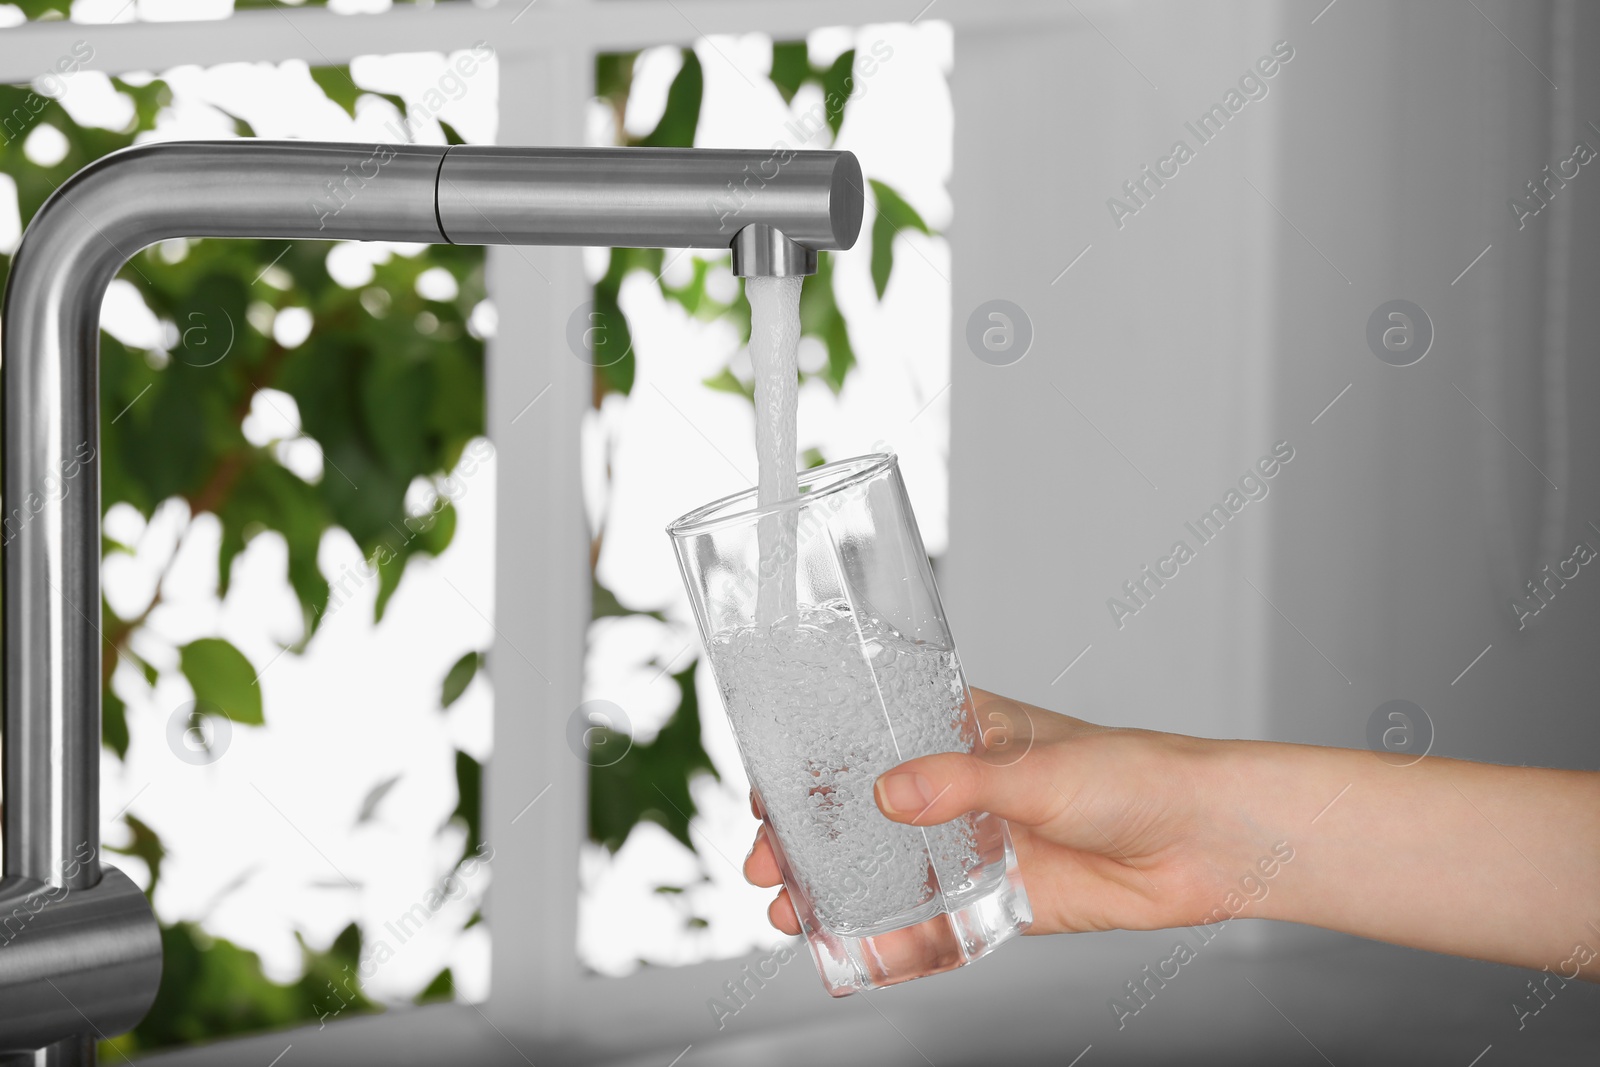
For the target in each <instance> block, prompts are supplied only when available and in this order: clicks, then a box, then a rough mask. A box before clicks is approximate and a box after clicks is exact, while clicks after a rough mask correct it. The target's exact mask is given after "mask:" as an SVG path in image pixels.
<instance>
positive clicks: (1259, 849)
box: [1197, 741, 1336, 919]
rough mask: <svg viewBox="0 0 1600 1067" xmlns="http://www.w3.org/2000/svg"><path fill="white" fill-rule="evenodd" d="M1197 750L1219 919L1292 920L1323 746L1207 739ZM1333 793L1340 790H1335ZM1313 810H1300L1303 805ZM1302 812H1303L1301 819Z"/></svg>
mask: <svg viewBox="0 0 1600 1067" xmlns="http://www.w3.org/2000/svg"><path fill="white" fill-rule="evenodd" d="M1204 745H1205V747H1204V749H1203V750H1202V751H1200V752H1199V753H1197V758H1198V759H1199V761H1200V764H1201V767H1202V769H1201V771H1200V773H1199V775H1198V779H1199V781H1201V782H1202V783H1203V786H1202V788H1203V790H1204V799H1203V801H1202V803H1201V804H1200V808H1199V814H1200V818H1201V820H1202V821H1203V822H1204V824H1205V830H1204V832H1203V834H1202V836H1201V840H1203V841H1204V842H1205V846H1204V847H1205V848H1206V850H1207V852H1208V859H1209V861H1210V863H1211V865H1212V867H1213V871H1214V875H1215V885H1214V887H1213V894H1214V895H1215V896H1216V897H1217V900H1216V901H1215V902H1214V903H1215V904H1216V905H1219V906H1220V912H1219V910H1218V908H1217V907H1211V908H1209V911H1208V914H1209V915H1211V916H1212V917H1214V918H1216V919H1221V918H1222V917H1224V915H1225V916H1226V917H1228V918H1257V919H1294V918H1295V917H1296V915H1297V910H1298V907H1299V905H1298V903H1297V896H1298V895H1299V893H1298V890H1299V888H1300V886H1301V885H1303V884H1304V883H1305V881H1306V879H1305V878H1304V877H1303V875H1304V873H1305V862H1304V846H1305V845H1306V841H1307V837H1308V836H1309V835H1308V833H1307V829H1308V823H1307V821H1306V820H1307V819H1309V818H1310V817H1311V816H1314V815H1315V814H1316V808H1317V807H1320V806H1321V804H1324V803H1326V802H1327V800H1328V799H1329V798H1331V797H1332V795H1333V794H1332V793H1330V794H1329V797H1326V798H1323V799H1322V801H1320V802H1319V803H1318V804H1317V805H1312V803H1311V801H1312V799H1313V798H1314V797H1315V796H1316V795H1318V792H1317V791H1318V786H1319V781H1318V780H1319V779H1320V777H1322V775H1321V773H1320V770H1321V769H1319V768H1318V767H1317V766H1316V762H1317V759H1316V757H1317V754H1318V753H1319V752H1320V751H1323V750H1319V749H1314V748H1309V747H1307V746H1302V745H1287V744H1278V743H1274V742H1267V741H1207V742H1205V743H1204ZM1335 791H1336V790H1335ZM1302 808H1308V809H1309V810H1308V811H1307V812H1305V813H1302V812H1301V811H1300V809H1302ZM1302 814H1304V816H1305V817H1303V818H1297V816H1300V815H1302Z"/></svg>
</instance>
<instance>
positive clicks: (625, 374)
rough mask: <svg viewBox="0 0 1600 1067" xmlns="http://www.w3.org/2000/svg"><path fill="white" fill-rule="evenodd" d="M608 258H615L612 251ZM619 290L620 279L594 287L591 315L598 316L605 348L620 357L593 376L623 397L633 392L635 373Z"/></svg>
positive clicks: (599, 369)
mask: <svg viewBox="0 0 1600 1067" xmlns="http://www.w3.org/2000/svg"><path fill="white" fill-rule="evenodd" d="M612 255H613V257H615V255H616V252H615V251H613V253H612ZM620 288H621V281H620V278H619V279H618V281H616V282H615V283H612V284H608V279H607V278H602V279H601V280H600V281H599V282H596V283H595V287H594V313H595V314H596V315H598V316H600V318H599V320H598V321H599V322H602V323H604V324H605V335H604V336H605V343H606V347H607V348H608V349H610V348H612V346H616V348H618V349H621V351H622V353H623V354H622V357H621V358H620V359H616V360H613V361H611V362H608V363H606V364H604V365H603V366H596V367H595V374H596V376H597V377H598V378H599V380H600V382H601V383H602V384H603V385H604V386H605V387H606V389H607V390H609V391H610V392H614V393H621V394H622V395H623V396H627V395H628V393H629V392H630V391H632V389H633V375H634V369H635V363H634V353H633V331H632V329H631V328H630V327H629V326H628V317H627V316H626V315H624V314H623V313H622V305H621V304H620V303H618V301H617V293H618V291H619V290H620ZM613 350H614V349H613Z"/></svg>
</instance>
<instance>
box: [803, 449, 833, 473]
mask: <svg viewBox="0 0 1600 1067" xmlns="http://www.w3.org/2000/svg"><path fill="white" fill-rule="evenodd" d="M826 462H828V461H827V460H826V459H823V458H822V450H821V449H819V448H808V449H806V450H805V451H804V452H802V453H800V468H801V469H802V470H810V469H812V468H813V467H820V466H822V465H823V464H824V463H826Z"/></svg>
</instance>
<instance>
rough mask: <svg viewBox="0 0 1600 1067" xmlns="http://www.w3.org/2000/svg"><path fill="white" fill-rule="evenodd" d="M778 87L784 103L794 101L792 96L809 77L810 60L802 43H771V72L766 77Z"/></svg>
mask: <svg viewBox="0 0 1600 1067" xmlns="http://www.w3.org/2000/svg"><path fill="white" fill-rule="evenodd" d="M767 76H768V77H769V78H771V79H772V84H773V85H775V86H777V87H778V94H779V95H780V96H782V97H783V102H784V103H786V104H787V103H790V102H791V101H793V100H794V94H795V93H797V92H799V91H800V86H802V85H804V84H805V83H806V80H807V79H808V78H810V77H811V60H810V59H809V58H808V57H807V53H806V43H805V42H804V41H773V42H772V71H771V73H770V74H768V75H767Z"/></svg>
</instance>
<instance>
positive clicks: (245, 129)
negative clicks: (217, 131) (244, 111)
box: [211, 104, 256, 137]
mask: <svg viewBox="0 0 1600 1067" xmlns="http://www.w3.org/2000/svg"><path fill="white" fill-rule="evenodd" d="M211 106H212V107H216V105H215V104H213V105H211ZM217 110H218V111H220V112H222V113H223V114H224V115H226V116H227V117H228V120H229V121H230V122H232V123H233V132H234V133H235V134H236V135H238V136H240V137H254V136H255V135H256V129H255V127H254V126H252V125H250V124H249V123H248V122H246V121H245V120H244V119H242V118H240V117H239V116H238V115H235V114H234V113H233V112H231V111H229V110H228V109H227V108H223V107H218V108H217Z"/></svg>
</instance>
